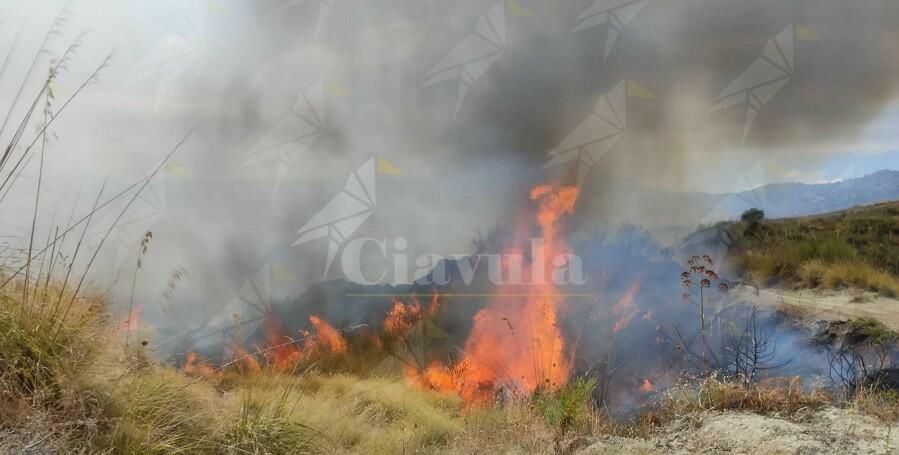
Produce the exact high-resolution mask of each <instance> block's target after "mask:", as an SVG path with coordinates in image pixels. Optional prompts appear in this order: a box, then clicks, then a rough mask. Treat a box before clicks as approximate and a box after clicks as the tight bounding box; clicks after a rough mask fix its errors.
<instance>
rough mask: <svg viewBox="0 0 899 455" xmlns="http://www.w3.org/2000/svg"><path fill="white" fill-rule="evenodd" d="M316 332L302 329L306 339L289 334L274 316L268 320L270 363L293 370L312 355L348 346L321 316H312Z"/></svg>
mask: <svg viewBox="0 0 899 455" xmlns="http://www.w3.org/2000/svg"><path fill="white" fill-rule="evenodd" d="M309 322H311V323H312V332H309V331H305V330H304V331H302V332H301V335H302V342H301V341H300V340H297V339H295V338H293V337H291V336H290V335H288V334H287V332H286V330H285V329H284V324H282V323H281V321H279V320H278V319H276V318H274V317H271V316H270V317H269V318H268V319H267V321H266V330H265V334H266V345H267V347H266V348H265V349H263V350H262V352H263V356H264V357H265V360H266V363H267V364H268V365H269V366H271V367H272V368H274V369H275V370H278V371H292V370H293V369H294V367H295V366H296V365H297V364H298V363H300V362H304V361H308V360H310V359H311V358H314V357H318V356H322V355H326V354H334V353H342V352H346V350H347V342H346V339H345V338H344V337H343V335H341V334H340V332H339V331H338V330H337V329H335V328H334V327H332V326H331V325H330V324H328V323H327V322H325V321H324V320H322V319H321V318H319V317H317V316H309Z"/></svg>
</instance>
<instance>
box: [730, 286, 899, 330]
mask: <svg viewBox="0 0 899 455" xmlns="http://www.w3.org/2000/svg"><path fill="white" fill-rule="evenodd" d="M733 296H734V299H736V301H738V302H745V303H749V304H753V303H755V304H758V305H760V306H762V307H768V308H773V309H778V310H781V311H785V312H787V313H789V314H792V315H796V316H799V318H801V319H806V320H825V321H839V320H846V319H859V318H874V319H877V320H878V321H880V322H882V323H883V324H884V325H886V326H887V327H889V328H891V329H893V330H899V300H896V299H892V298H888V297H883V296H880V295H877V294H875V293H871V292H859V291H848V290H844V291H821V290H814V289H812V290H810V289H803V290H782V289H761V290H759V291H758V293H756V290H755V288H751V287H745V286H741V287H738V288H736V289H735V290H734V292H733Z"/></svg>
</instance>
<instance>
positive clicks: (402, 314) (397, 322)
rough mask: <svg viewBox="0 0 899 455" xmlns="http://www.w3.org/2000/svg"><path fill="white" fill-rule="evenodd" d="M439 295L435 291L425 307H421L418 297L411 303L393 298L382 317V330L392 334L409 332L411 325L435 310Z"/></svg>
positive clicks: (397, 334)
mask: <svg viewBox="0 0 899 455" xmlns="http://www.w3.org/2000/svg"><path fill="white" fill-rule="evenodd" d="M439 297H440V295H439V294H438V293H436V292H435V293H434V294H433V295H432V296H431V303H430V305H428V306H427V308H423V307H422V306H421V304H420V303H419V302H418V299H413V300H412V304H411V305H405V304H403V302H400V301H399V300H394V301H393V307H392V308H391V309H390V311H389V312H387V317H385V318H384V330H385V331H386V332H387V333H388V334H390V335H392V336H403V335H405V334H407V333H409V332H410V331H411V330H412V327H414V326H415V325H416V324H418V323H419V322H421V320H422V319H423V318H424V317H426V316H431V315H433V314H435V313H436V312H437V308H438V306H439V304H438V301H439Z"/></svg>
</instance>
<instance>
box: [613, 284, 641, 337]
mask: <svg viewBox="0 0 899 455" xmlns="http://www.w3.org/2000/svg"><path fill="white" fill-rule="evenodd" d="M639 290H640V282H639V281H638V282H636V283H634V284H633V285H632V286H631V287H630V289H628V290H627V292H625V293H624V295H623V296H621V299H619V300H618V303H617V304H616V305H615V306H614V307H613V308H612V313H614V314H616V315H618V320H617V321H615V325H614V326H612V333H618V332H619V331H620V330H621V329H623V328H625V327H627V325H628V324H630V323H631V319H633V318H634V316H636V315H637V313H639V312H640V309H639V308H637V306H636V305H634V296H636V295H637V291H639Z"/></svg>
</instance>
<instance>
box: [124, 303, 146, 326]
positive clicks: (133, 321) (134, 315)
mask: <svg viewBox="0 0 899 455" xmlns="http://www.w3.org/2000/svg"><path fill="white" fill-rule="evenodd" d="M143 312H144V306H143V305H137V306H135V307H134V308H132V309H131V312H130V313H129V314H128V319H125V321H124V322H123V323H122V329H123V330H124V331H125V332H127V333H131V332H137V331H138V330H140V315H141V313H143Z"/></svg>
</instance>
